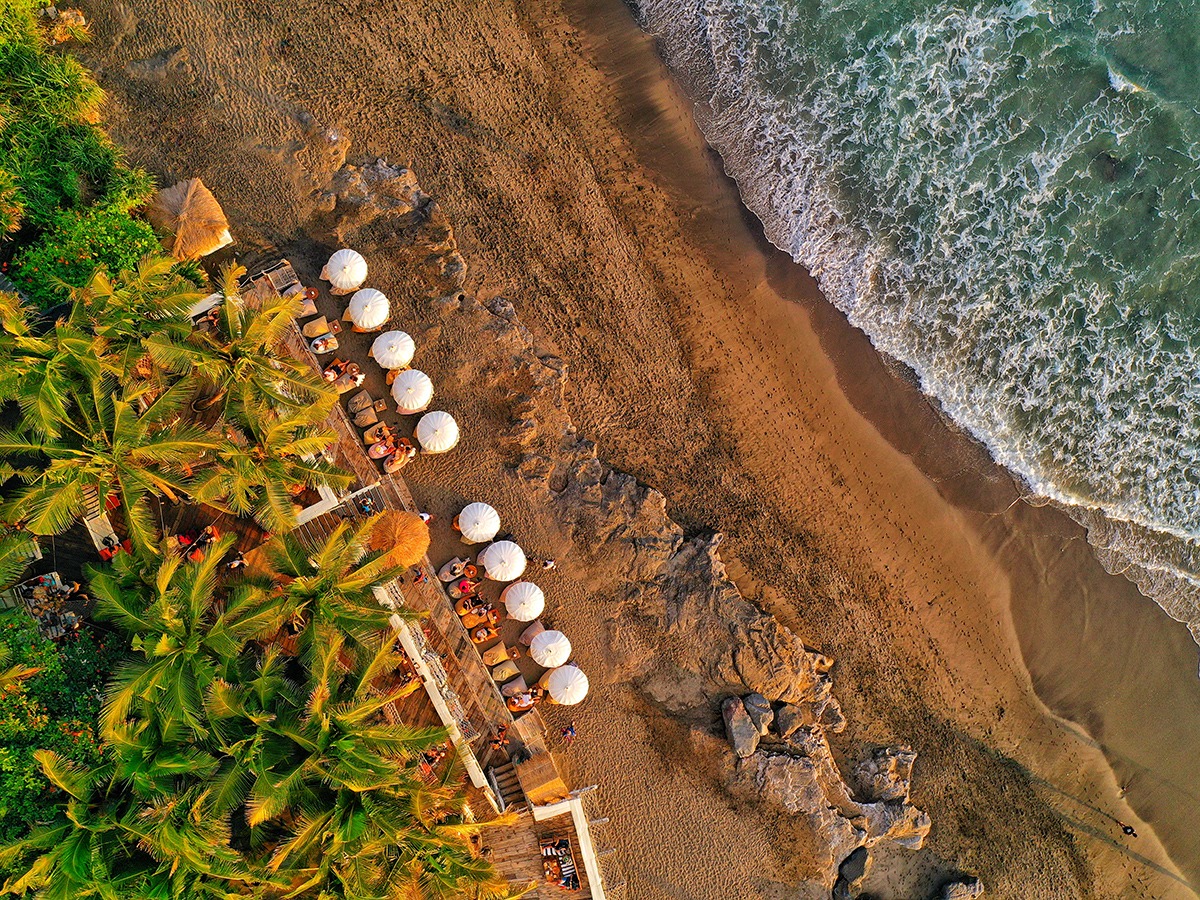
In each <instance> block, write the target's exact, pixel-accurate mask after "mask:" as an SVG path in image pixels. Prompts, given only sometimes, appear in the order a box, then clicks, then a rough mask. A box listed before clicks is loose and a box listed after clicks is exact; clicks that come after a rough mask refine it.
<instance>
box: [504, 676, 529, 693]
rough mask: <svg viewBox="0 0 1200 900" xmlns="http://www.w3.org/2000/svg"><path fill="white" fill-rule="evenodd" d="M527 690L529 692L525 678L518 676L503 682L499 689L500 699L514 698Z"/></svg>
mask: <svg viewBox="0 0 1200 900" xmlns="http://www.w3.org/2000/svg"><path fill="white" fill-rule="evenodd" d="M527 690H529V685H527V684H526V683H525V676H524V675H518V676H517V677H516V678H514V679H513V680H512V681H509V682H505V684H504V685H503V686H502V687H501V688H500V695H501V696H502V697H515V696H517V694H523V693H524V692H525V691H527Z"/></svg>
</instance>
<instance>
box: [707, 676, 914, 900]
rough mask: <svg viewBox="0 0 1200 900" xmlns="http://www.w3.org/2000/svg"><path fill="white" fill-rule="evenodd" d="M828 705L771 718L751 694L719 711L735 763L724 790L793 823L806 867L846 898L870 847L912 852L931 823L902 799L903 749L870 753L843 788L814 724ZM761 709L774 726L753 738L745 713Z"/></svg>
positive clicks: (788, 707) (907, 764)
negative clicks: (802, 841)
mask: <svg viewBox="0 0 1200 900" xmlns="http://www.w3.org/2000/svg"><path fill="white" fill-rule="evenodd" d="M832 702H833V700H832V698H831V697H826V698H824V699H823V700H821V701H820V704H821V705H820V706H819V707H818V706H816V705H814V704H812V703H805V704H791V703H785V704H781V705H780V707H779V710H778V712H777V713H776V712H775V711H774V709H773V708H772V707H771V704H770V703H769V702H766V698H765V697H762V696H761V695H756V694H750V695H747V696H746V697H743V698H741V700H740V701H739V699H738V698H736V697H730V698H728V699H727V700H726V701H725V702H724V704H723V705H722V713H723V715H724V717H725V722H726V727H727V731H728V734H729V738H730V742H731V743H732V744H733V747H734V753H735V755H736V756H737V757H739V759H740V760H741V761H740V762H739V764H738V766H737V768H736V774H735V776H734V778H733V781H732V782H731V787H732V788H733V789H734V790H735V791H736V792H739V793H742V794H753V795H756V796H757V797H758V798H759V799H760V800H762V801H764V802H766V803H768V804H770V805H771V806H773V807H775V808H777V809H779V810H780V811H782V812H783V813H786V814H787V815H789V816H793V817H795V818H796V819H798V820H800V821H801V822H802V823H803V824H804V825H805V826H806V829H807V831H808V832H809V835H810V840H809V841H808V846H809V848H810V850H809V853H808V856H809V860H808V861H809V862H810V863H811V864H813V865H815V866H816V867H817V869H818V870H819V871H820V872H822V873H823V880H824V882H825V884H826V885H827V886H829V887H831V888H832V889H833V890H834V896H835V897H837V896H841V897H844V898H849V897H851V896H852V892H853V889H854V888H855V887H856V885H857V883H858V881H860V880H861V878H862V877H863V873H864V872H865V870H866V866H867V865H868V863H869V859H868V856H867V854H868V851H869V849H870V848H872V847H875V846H877V845H879V844H881V843H888V844H892V845H895V846H900V847H906V848H908V849H911V850H919V849H920V848H921V847H922V846H923V844H924V842H925V838H926V836H927V835H928V834H929V829H930V827H931V822H930V820H929V816H928V815H926V813H925V812H924V811H923V810H920V809H918V808H917V807H915V806H913V805H912V804H911V803H910V802H909V800H908V797H909V786H910V781H911V775H912V766H913V762H914V760H915V759H916V754H915V753H914V752H913V751H912V750H911V749H910V748H909V747H906V746H896V747H874V748H871V749H870V750H869V751H868V752H867V753H866V754H865V756H864V757H863V758H862V759H861V760H860V761H859V762H858V764H857V765H855V766H854V767H853V769H852V779H851V782H850V783H848V782H847V780H846V779H845V778H844V777H843V775H842V772H841V769H840V768H839V766H838V764H837V761H836V759H835V758H834V755H833V750H832V748H831V747H830V746H829V740H828V737H827V733H826V728H825V727H824V726H823V725H822V724H821V721H820V720H821V718H822V716H823V714H824V710H825V709H827V708H828V705H829V703H832ZM764 704H765V706H766V708H767V709H771V711H772V713H773V715H772V716H771V719H773V721H774V725H775V727H774V728H773V729H771V728H768V729H767V731H766V732H765V733H763V734H760V733H759V732H758V731H757V730H756V729H754V727H753V726H754V723H755V719H754V717H753V715H752V714H751V712H750V710H751V709H759V710H761V709H762V707H763V705H764ZM759 721H770V720H769V719H767V718H766V717H762V718H760V720H759ZM733 722H737V723H738V731H737V734H736V735H735V730H734V727H733V725H732V724H731V723H733ZM851 785H853V787H852V786H851ZM852 859H853V862H851V860H852ZM848 863H850V864H849V865H847V864H848ZM855 873H857V874H855Z"/></svg>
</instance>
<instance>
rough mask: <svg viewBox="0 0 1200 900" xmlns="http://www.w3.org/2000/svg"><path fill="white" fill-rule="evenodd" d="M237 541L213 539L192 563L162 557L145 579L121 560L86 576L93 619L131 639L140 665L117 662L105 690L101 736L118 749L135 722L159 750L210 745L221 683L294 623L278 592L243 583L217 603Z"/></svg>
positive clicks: (133, 563)
mask: <svg viewBox="0 0 1200 900" xmlns="http://www.w3.org/2000/svg"><path fill="white" fill-rule="evenodd" d="M232 546H233V538H232V537H231V536H228V535H227V536H225V537H222V538H220V539H218V540H217V541H216V542H215V543H214V544H213V545H212V547H211V548H210V550H209V552H208V553H207V554H206V555H205V557H204V559H203V560H201V561H199V562H196V563H190V562H189V563H185V562H184V561H183V557H182V556H181V554H179V553H178V552H166V553H164V554H163V558H162V561H161V562H160V563H159V565H158V567H157V568H156V569H154V570H152V572H151V573H150V574H151V576H152V578H151V580H149V581H147V580H146V574H145V573H144V571H143V570H142V568H141V566H140V564H139V563H138V562H136V561H134V560H131V559H129V558H127V557H118V559H117V561H116V563H115V565H114V567H113V568H111V569H105V570H102V571H94V572H92V573H91V576H92V577H91V591H92V595H93V596H94V597H95V599H96V617H97V618H100V619H103V620H106V621H110V622H112V623H113V624H115V625H117V626H118V627H119V628H120V629H121V630H122V631H124V632H125V633H126V634H128V635H129V636H130V637H131V638H132V649H133V650H134V652H135V653H140V654H141V656H140V657H138V656H134V657H131V658H130V659H127V660H126V661H125V662H123V663H122V664H121V665H120V666H119V667H118V668H117V670H116V672H115V673H114V674H113V677H112V680H111V682H110V683H109V686H108V689H107V692H106V696H105V700H104V707H103V710H102V712H101V717H100V724H101V733H102V734H103V735H104V737H105V738H106V739H108V740H117V739H118V738H119V736H120V735H121V734H122V733H123V732H122V731H121V728H122V726H124V725H126V724H127V723H128V721H129V720H130V717H131V716H135V717H140V718H142V719H149V720H151V721H153V722H154V723H155V728H156V730H157V732H158V733H159V734H161V735H162V737H163V739H165V740H182V741H190V740H194V739H197V738H203V737H205V736H207V735H208V733H209V727H208V724H207V722H206V716H205V714H204V698H205V695H206V694H207V693H208V691H209V687H210V685H211V684H212V683H213V681H214V680H216V679H219V678H225V679H228V678H231V677H233V673H234V670H235V667H236V662H237V659H238V657H239V655H240V654H241V653H242V651H243V649H244V648H245V646H246V644H247V643H248V642H250V641H252V640H255V639H257V638H261V637H266V636H270V635H273V634H275V633H276V632H278V631H279V629H280V627H281V626H282V624H283V623H284V621H285V620H286V619H287V618H288V617H289V615H290V614H291V608H290V601H289V600H288V598H287V597H285V596H284V595H283V594H281V593H278V592H271V593H268V592H267V591H264V590H263V589H262V587H261V586H259V585H257V584H253V583H250V582H239V583H237V584H235V585H232V586H230V587H228V589H227V590H225V591H224V592H223V596H220V597H219V596H218V586H219V574H220V572H221V571H222V559H223V557H224V556H225V554H226V553H227V552H228V550H229V549H230V547H232Z"/></svg>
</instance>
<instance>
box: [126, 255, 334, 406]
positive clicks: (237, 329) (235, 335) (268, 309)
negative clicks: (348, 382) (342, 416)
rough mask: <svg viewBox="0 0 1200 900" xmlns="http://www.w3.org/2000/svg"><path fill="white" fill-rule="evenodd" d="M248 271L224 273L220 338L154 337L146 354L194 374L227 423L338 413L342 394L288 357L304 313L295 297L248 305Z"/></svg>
mask: <svg viewBox="0 0 1200 900" xmlns="http://www.w3.org/2000/svg"><path fill="white" fill-rule="evenodd" d="M245 273H246V270H245V268H243V267H242V266H238V265H233V264H226V265H225V266H223V267H222V269H221V277H220V286H219V291H220V293H221V295H222V303H221V304H220V306H219V307H218V309H219V315H220V319H219V328H218V332H206V331H197V332H195V333H193V334H192V335H191V337H190V338H189V339H188V341H186V342H185V343H182V344H179V343H177V342H174V341H171V340H168V339H165V338H163V337H160V336H158V335H152V336H150V337H148V338H147V339H146V349H147V350H148V351H149V352H150V355H151V356H152V357H153V358H154V360H155V361H156V362H157V363H158V364H159V365H161V366H163V367H164V368H165V369H167V370H168V371H173V372H177V373H186V372H191V373H194V374H195V375H196V377H197V378H198V379H199V380H200V383H201V384H202V385H203V386H204V387H205V388H206V389H207V391H208V392H209V393H210V394H211V397H210V399H209V400H208V401H207V404H206V405H207V406H217V405H218V404H219V405H220V406H221V410H222V412H223V413H224V414H225V417H226V418H227V419H229V420H231V421H234V422H238V423H241V424H246V423H251V422H253V418H254V415H255V413H256V412H257V411H259V410H262V409H264V408H270V407H275V408H281V409H288V408H301V407H317V408H319V409H321V410H323V411H324V412H328V411H329V410H330V409H332V408H333V404H334V403H335V402H336V401H337V394H336V392H334V391H333V389H332V388H331V387H330V386H329V385H328V384H326V383H325V382H324V381H323V380H321V379H320V378H318V377H317V376H316V375H315V374H313V373H312V372H311V371H310V370H309V369H308V367H307V366H305V365H304V364H303V363H301V362H299V361H297V360H294V359H292V358H290V357H288V356H286V355H283V353H282V351H283V347H284V342H285V339H286V338H287V334H288V330H289V328H290V327H291V325H292V323H293V322H294V321H295V318H296V316H297V315H298V314H299V312H300V301H299V300H298V299H296V298H295V297H275V298H272V299H270V300H265V301H263V302H262V303H259V304H248V303H246V302H245V300H244V299H243V298H242V295H241V293H240V292H239V290H238V279H239V278H240V277H241V276H242V275H244V274H245Z"/></svg>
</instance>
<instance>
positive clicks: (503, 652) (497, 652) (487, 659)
mask: <svg viewBox="0 0 1200 900" xmlns="http://www.w3.org/2000/svg"><path fill="white" fill-rule="evenodd" d="M506 659H508V648H507V647H505V646H504V641H501V642H500V643H498V644H497V645H496V646H494V647H488V649H486V650H484V651H483V664H484V665H485V666H498V665H500V663H502V662H504V661H505V660H506Z"/></svg>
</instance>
